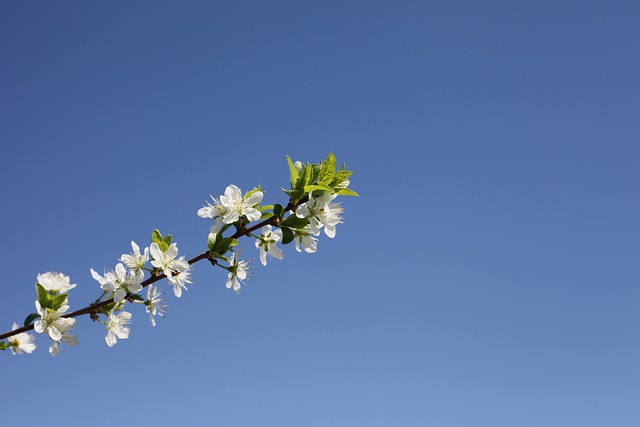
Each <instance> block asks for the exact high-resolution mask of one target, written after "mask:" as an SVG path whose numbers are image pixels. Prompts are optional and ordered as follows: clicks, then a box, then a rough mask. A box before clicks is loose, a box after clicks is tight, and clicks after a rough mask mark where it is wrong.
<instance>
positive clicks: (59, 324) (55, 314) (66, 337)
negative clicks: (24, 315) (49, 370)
mask: <svg viewBox="0 0 640 427" xmlns="http://www.w3.org/2000/svg"><path fill="white" fill-rule="evenodd" d="M68 309H69V306H68V305H63V306H62V307H60V308H59V309H58V310H55V311H53V310H48V309H46V308H43V307H42V306H41V305H40V302H39V301H36V310H37V311H38V314H39V315H40V318H39V319H38V320H36V321H35V322H34V323H33V329H34V330H35V331H36V332H37V333H39V334H42V333H45V332H46V333H47V334H48V335H49V338H51V339H52V340H53V343H52V344H51V346H50V347H49V353H50V354H51V355H52V356H55V355H57V354H58V352H59V351H60V341H64V342H65V343H67V344H69V345H71V346H74V345H76V343H77V342H78V339H77V338H76V336H75V335H72V334H71V333H69V331H70V330H71V329H72V328H73V327H74V326H75V325H76V319H73V318H69V317H62V316H63V315H64V314H65V313H66V312H67V310H68Z"/></svg>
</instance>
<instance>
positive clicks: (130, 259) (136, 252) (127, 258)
mask: <svg viewBox="0 0 640 427" xmlns="http://www.w3.org/2000/svg"><path fill="white" fill-rule="evenodd" d="M131 249H133V253H132V254H123V255H122V256H121V257H120V261H122V262H123V263H125V265H126V266H127V267H129V269H130V270H131V271H134V272H138V271H142V270H144V266H145V264H146V263H147V262H149V248H144V252H143V253H142V254H141V253H140V247H139V246H138V245H137V244H136V242H134V241H131Z"/></svg>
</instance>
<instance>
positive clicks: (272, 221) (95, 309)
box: [0, 199, 306, 341]
mask: <svg viewBox="0 0 640 427" xmlns="http://www.w3.org/2000/svg"><path fill="white" fill-rule="evenodd" d="M305 201H306V199H300V200H298V201H297V202H294V201H289V204H288V205H287V207H286V208H285V212H287V211H295V209H296V207H297V206H298V205H299V204H301V203H304V202H305ZM277 223H278V218H277V217H276V216H272V217H269V218H267V219H265V220H264V221H262V222H259V223H258V224H256V225H254V226H252V227H249V228H241V229H238V230H236V232H235V233H234V234H233V235H232V236H231V238H232V239H238V238H240V237H242V236H248V235H249V234H251V233H252V232H254V231H255V230H257V229H259V228H262V227H264V226H265V225H277ZM203 259H208V260H209V261H210V262H211V264H212V265H215V264H217V261H216V260H215V259H214V258H212V257H211V255H210V254H209V251H207V252H203V253H201V254H200V255H197V256H195V257H193V258H191V259H190V260H189V261H187V262H188V263H189V265H192V264H195V263H196V262H198V261H202V260H203ZM165 277H167V276H166V275H165V274H164V273H159V274H154V275H152V276H151V277H149V278H148V279H147V280H145V281H143V282H142V283H141V285H142V287H143V288H146V287H147V286H149V285H151V284H152V283H155V282H157V281H158V280H162V279H164V278H165ZM113 303H114V300H113V298H109V299H106V300H104V301H100V302H98V303H95V304H90V305H89V306H87V307H84V308H81V309H79V310H76V311H72V312H71V313H68V314H65V315H63V316H60V317H68V318H71V317H78V316H83V315H85V314H94V315H97V314H99V313H100V312H101V309H102V308H104V307H106V306H108V305H109V304H113ZM31 330H33V323H32V324H30V325H27V326H23V327H21V328H18V329H14V330H13V331H9V332H5V333H4V334H1V335H0V341H2V340H4V339H6V338H9V337H12V336H14V335H17V334H20V333H22V332H27V331H31Z"/></svg>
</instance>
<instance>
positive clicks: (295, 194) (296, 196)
mask: <svg viewBox="0 0 640 427" xmlns="http://www.w3.org/2000/svg"><path fill="white" fill-rule="evenodd" d="M282 191H284V192H285V193H287V196H289V198H290V199H291V200H299V199H300V193H301V192H300V191H298V190H285V189H284V188H283V189H282Z"/></svg>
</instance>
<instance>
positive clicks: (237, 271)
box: [227, 249, 251, 294]
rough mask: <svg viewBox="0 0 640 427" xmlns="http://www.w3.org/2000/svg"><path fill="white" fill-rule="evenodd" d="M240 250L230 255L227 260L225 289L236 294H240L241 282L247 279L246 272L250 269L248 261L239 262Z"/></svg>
mask: <svg viewBox="0 0 640 427" xmlns="http://www.w3.org/2000/svg"><path fill="white" fill-rule="evenodd" d="M241 253H242V250H241V249H238V251H237V252H234V253H233V254H231V259H229V275H228V276H227V289H233V290H234V291H235V292H236V293H237V294H238V293H240V288H241V287H242V284H243V283H242V281H243V280H245V279H246V278H247V275H248V271H249V270H250V269H251V264H250V263H249V261H240V260H239V258H240V254H241Z"/></svg>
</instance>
